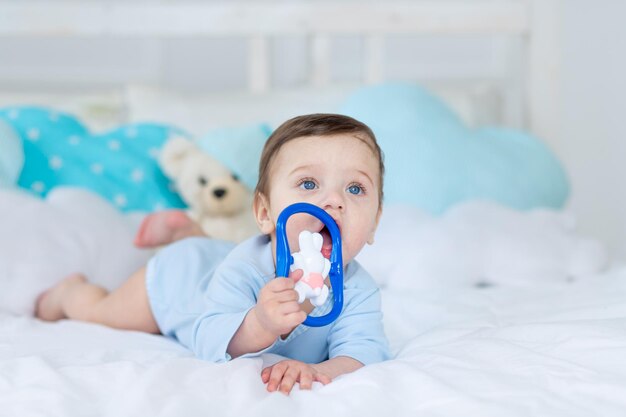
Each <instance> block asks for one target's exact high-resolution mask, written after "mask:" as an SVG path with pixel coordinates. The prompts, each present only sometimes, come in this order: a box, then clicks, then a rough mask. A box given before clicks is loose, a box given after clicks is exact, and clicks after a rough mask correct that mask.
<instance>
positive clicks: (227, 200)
mask: <svg viewBox="0 0 626 417" xmlns="http://www.w3.org/2000/svg"><path fill="white" fill-rule="evenodd" d="M175 183H176V188H177V189H178V192H179V193H180V194H181V196H182V198H183V200H185V202H186V203H187V204H188V205H189V206H190V208H191V209H192V210H193V211H195V212H196V213H197V214H200V215H203V214H206V215H210V216H232V215H235V214H238V213H241V212H242V210H248V209H249V208H250V207H249V206H250V199H249V194H250V193H249V191H248V190H247V188H246V187H245V186H244V185H243V184H242V183H241V182H240V181H239V180H238V179H237V177H236V176H234V175H233V174H232V173H231V172H230V171H229V170H228V169H227V168H226V167H224V166H223V165H222V164H220V163H219V162H217V161H216V160H214V159H213V158H211V157H209V156H208V155H206V154H202V153H196V154H193V155H189V156H188V157H187V158H186V160H185V163H184V165H183V166H182V169H181V171H180V175H179V176H178V177H177V178H176V179H175Z"/></svg>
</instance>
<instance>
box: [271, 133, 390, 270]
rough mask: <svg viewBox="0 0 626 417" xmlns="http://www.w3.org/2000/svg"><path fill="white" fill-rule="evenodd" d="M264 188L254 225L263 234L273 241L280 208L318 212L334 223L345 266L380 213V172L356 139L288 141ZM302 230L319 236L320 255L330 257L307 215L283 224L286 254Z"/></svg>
mask: <svg viewBox="0 0 626 417" xmlns="http://www.w3.org/2000/svg"><path fill="white" fill-rule="evenodd" d="M269 185H270V191H269V196H268V199H269V203H268V205H269V209H268V213H267V221H266V222H265V223H262V222H260V223H259V224H260V225H261V230H262V232H263V233H268V234H271V236H272V241H273V242H275V241H276V231H275V225H276V222H277V219H278V216H279V215H280V213H281V212H282V211H283V209H284V208H285V207H287V206H289V205H291V204H294V203H298V202H306V203H311V204H314V205H316V206H318V207H321V208H323V209H324V210H325V211H326V212H327V213H328V214H330V216H331V217H332V218H333V219H334V220H335V222H337V225H338V226H339V230H340V231H341V241H342V255H343V262H344V263H346V264H347V263H348V262H350V261H351V260H352V259H353V258H354V257H355V256H356V255H357V254H358V253H359V251H360V250H361V249H362V248H363V246H364V245H365V243H368V242H369V243H372V242H373V239H374V232H375V231H376V226H377V224H378V219H379V216H380V213H381V207H380V206H379V201H378V192H379V187H380V184H379V167H378V159H377V158H376V156H375V154H374V152H373V151H372V150H371V148H370V147H369V146H368V145H367V144H366V143H364V142H363V141H362V140H361V139H358V138H356V137H354V136H352V135H348V134H343V135H335V136H319V137H318V136H312V137H303V138H298V139H294V140H292V141H290V142H287V143H286V144H285V145H283V146H282V148H281V149H280V151H279V152H278V154H277V155H276V157H275V159H274V161H273V163H272V169H271V171H270V177H269ZM302 230H309V231H311V232H321V234H322V236H323V237H324V247H323V249H322V253H323V254H324V256H326V257H328V256H329V255H330V249H331V245H330V238H329V234H328V232H327V231H326V230H325V228H324V224H323V223H322V222H321V221H320V220H318V219H317V218H315V217H313V216H311V215H308V214H295V215H293V216H291V217H290V219H289V221H288V222H287V239H288V241H289V247H290V249H291V252H297V251H298V250H299V245H298V235H299V234H300V232H301V231H302ZM274 244H275V243H274ZM274 249H275V247H274Z"/></svg>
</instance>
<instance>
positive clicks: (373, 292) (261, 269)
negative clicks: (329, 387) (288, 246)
mask: <svg viewBox="0 0 626 417" xmlns="http://www.w3.org/2000/svg"><path fill="white" fill-rule="evenodd" d="M275 277H276V271H275V266H274V260H273V257H272V245H271V243H270V239H269V237H268V236H265V235H261V236H256V237H253V238H250V239H248V240H247V241H245V242H242V243H241V244H239V245H237V246H235V245H233V244H232V243H227V242H224V241H220V240H215V239H208V238H188V239H185V240H182V241H179V242H176V243H174V244H172V245H170V246H168V247H166V248H164V249H162V250H161V251H159V252H158V253H157V255H155V256H154V257H153V258H152V259H150V261H149V262H148V266H147V270H146V288H147V291H148V299H149V302H150V307H151V309H152V313H153V315H154V318H155V320H156V323H157V325H158V326H159V329H160V330H161V333H162V334H163V335H165V336H168V337H171V338H174V339H176V340H178V342H180V343H181V344H183V345H184V346H186V347H187V348H189V349H190V350H192V351H193V352H194V354H195V355H196V356H197V357H198V358H201V359H204V360H207V361H212V362H226V361H228V360H230V359H231V357H230V355H229V354H228V353H227V352H226V349H227V347H228V344H229V343H230V340H231V339H232V337H233V336H234V334H235V332H236V331H237V329H238V328H239V326H240V325H241V323H242V322H243V320H244V318H245V316H246V314H247V313H248V311H249V310H250V309H251V308H252V307H254V306H255V305H256V301H257V296H258V294H259V291H260V290H261V288H262V287H263V286H265V284H267V283H268V282H269V281H270V280H272V279H274V278H275ZM332 303H333V297H332V289H331V293H330V294H329V297H328V299H327V300H326V303H325V304H323V305H322V306H320V307H316V308H315V309H314V310H313V311H312V312H311V315H312V316H322V315H324V314H326V313H328V312H329V311H330V310H331V309H332ZM262 353H275V354H278V355H282V356H285V357H288V358H290V359H296V360H300V361H303V362H306V363H319V362H322V361H324V360H327V359H329V358H334V357H337V356H349V357H351V358H353V359H356V360H358V361H359V362H361V363H363V364H364V365H368V364H371V363H375V362H380V361H383V360H386V359H388V358H389V348H388V343H387V339H386V337H385V334H384V332H383V324H382V313H381V310H380V292H379V290H378V288H377V287H376V284H375V283H374V280H373V279H372V278H371V277H370V276H369V274H368V273H367V272H366V271H365V270H364V269H363V268H362V267H361V266H360V265H359V264H358V262H356V261H354V260H353V261H352V262H350V263H349V264H348V265H346V267H345V268H344V308H343V311H342V312H341V314H340V315H339V317H338V318H337V320H335V321H334V322H333V323H331V324H329V325H327V326H323V327H308V326H305V325H302V324H301V325H299V326H298V327H296V328H295V329H294V330H293V331H292V332H291V333H290V334H289V336H288V337H287V338H286V339H284V340H283V339H282V338H281V337H277V338H276V340H275V341H274V343H272V344H271V345H270V346H268V347H267V348H265V349H263V350H261V351H259V352H253V353H248V354H246V355H243V357H249V356H257V355H260V354H262Z"/></svg>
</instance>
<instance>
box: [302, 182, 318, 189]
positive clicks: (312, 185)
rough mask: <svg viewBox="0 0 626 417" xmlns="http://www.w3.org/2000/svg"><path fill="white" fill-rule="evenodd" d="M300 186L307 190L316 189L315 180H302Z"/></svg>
mask: <svg viewBox="0 0 626 417" xmlns="http://www.w3.org/2000/svg"><path fill="white" fill-rule="evenodd" d="M300 187H302V188H304V189H305V190H313V189H315V183H314V182H313V181H302V184H300Z"/></svg>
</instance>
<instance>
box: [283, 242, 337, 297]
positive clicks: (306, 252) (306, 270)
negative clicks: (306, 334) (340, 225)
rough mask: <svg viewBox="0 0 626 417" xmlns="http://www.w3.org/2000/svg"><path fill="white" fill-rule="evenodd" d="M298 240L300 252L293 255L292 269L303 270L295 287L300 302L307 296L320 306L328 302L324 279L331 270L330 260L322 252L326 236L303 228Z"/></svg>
mask: <svg viewBox="0 0 626 417" xmlns="http://www.w3.org/2000/svg"><path fill="white" fill-rule="evenodd" d="M298 242H299V244H300V252H296V253H293V254H292V255H291V256H293V263H292V264H291V271H292V272H293V271H296V270H298V269H301V270H302V272H303V274H302V278H300V279H299V280H298V281H297V282H296V286H295V288H294V289H295V290H296V292H297V293H298V303H300V304H302V303H303V302H304V299H305V298H310V300H311V304H313V305H314V306H315V307H319V306H321V305H323V304H324V303H325V302H326V298H328V292H329V291H328V287H327V286H326V285H324V279H325V278H326V277H327V276H328V273H329V272H330V261H329V260H328V259H326V258H324V256H323V255H322V253H321V249H322V244H323V242H324V238H322V235H320V234H319V233H311V232H309V231H308V230H303V231H302V232H300V235H299V236H298Z"/></svg>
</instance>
